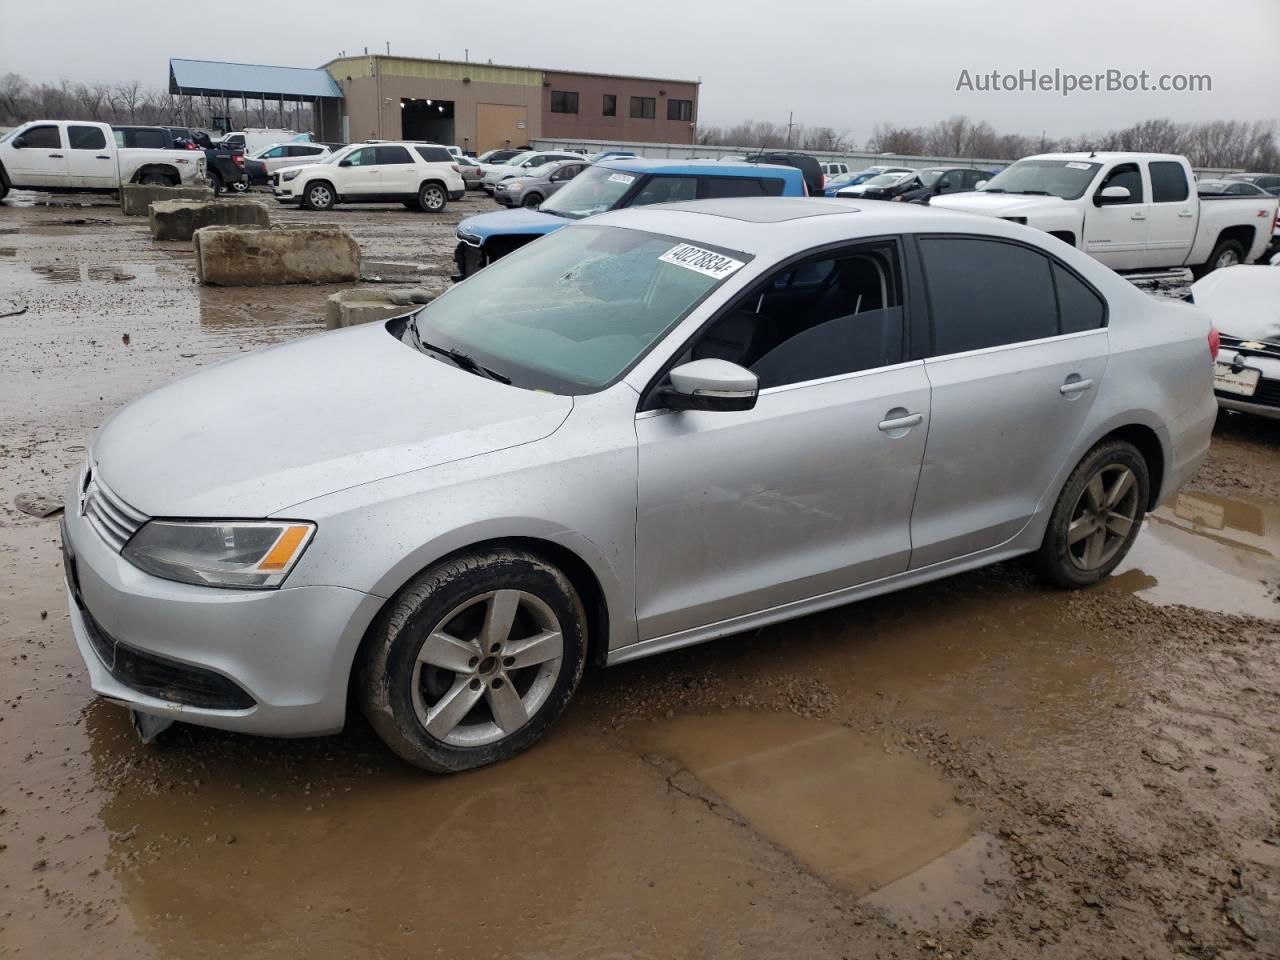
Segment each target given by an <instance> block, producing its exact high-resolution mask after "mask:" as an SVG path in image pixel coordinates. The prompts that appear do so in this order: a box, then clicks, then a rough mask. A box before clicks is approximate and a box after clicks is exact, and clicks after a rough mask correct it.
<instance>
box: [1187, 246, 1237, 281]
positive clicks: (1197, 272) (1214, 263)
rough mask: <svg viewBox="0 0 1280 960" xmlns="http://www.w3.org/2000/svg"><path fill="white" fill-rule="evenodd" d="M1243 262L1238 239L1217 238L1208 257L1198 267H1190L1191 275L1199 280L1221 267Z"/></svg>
mask: <svg viewBox="0 0 1280 960" xmlns="http://www.w3.org/2000/svg"><path fill="white" fill-rule="evenodd" d="M1238 263H1244V247H1242V246H1241V245H1240V242H1239V241H1238V240H1219V241H1218V245H1217V246H1215V247H1214V248H1213V253H1211V254H1209V259H1208V260H1207V261H1206V262H1205V263H1202V264H1201V265H1200V266H1198V267H1192V268H1191V275H1192V276H1193V277H1195V278H1196V279H1197V280H1199V279H1200V278H1201V277H1203V276H1205V275H1206V274H1209V273H1213V271H1215V270H1220V269H1221V268H1222V267H1233V266H1235V265H1236V264H1238Z"/></svg>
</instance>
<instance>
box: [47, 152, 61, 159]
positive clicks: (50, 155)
mask: <svg viewBox="0 0 1280 960" xmlns="http://www.w3.org/2000/svg"><path fill="white" fill-rule="evenodd" d="M49 158H50V159H51V160H61V159H62V154H60V153H51V154H49Z"/></svg>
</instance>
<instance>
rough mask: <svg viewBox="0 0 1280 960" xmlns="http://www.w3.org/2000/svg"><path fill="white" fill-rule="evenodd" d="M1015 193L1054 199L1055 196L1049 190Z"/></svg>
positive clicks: (1019, 191)
mask: <svg viewBox="0 0 1280 960" xmlns="http://www.w3.org/2000/svg"><path fill="white" fill-rule="evenodd" d="M1013 192H1014V193H1024V194H1029V195H1031V196H1036V197H1052V196H1053V194H1052V193H1050V192H1049V191H1048V190H1015V191H1013Z"/></svg>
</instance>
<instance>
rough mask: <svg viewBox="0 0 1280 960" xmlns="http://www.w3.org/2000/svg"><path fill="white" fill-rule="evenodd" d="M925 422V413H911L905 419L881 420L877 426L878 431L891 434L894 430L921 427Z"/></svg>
mask: <svg viewBox="0 0 1280 960" xmlns="http://www.w3.org/2000/svg"><path fill="white" fill-rule="evenodd" d="M923 420H924V414H923V413H909V414H907V415H906V416H905V417H893V418H891V419H889V420H881V421H880V423H879V424H877V427H878V429H879V430H880V431H881V432H883V433H889V432H890V431H893V430H906V429H908V428H909V427H915V426H919V424H920V423H921V422H922V421H923Z"/></svg>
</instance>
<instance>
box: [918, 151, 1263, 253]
mask: <svg viewBox="0 0 1280 960" xmlns="http://www.w3.org/2000/svg"><path fill="white" fill-rule="evenodd" d="M1278 203H1280V201H1277V199H1276V198H1275V197H1200V196H1197V194H1196V186H1195V176H1194V174H1193V173H1192V170H1191V165H1190V164H1189V163H1187V159H1186V157H1180V156H1176V155H1174V154H1167V153H1046V154H1041V155H1040V156H1035V157H1027V158H1026V159H1024V160H1019V161H1018V162H1017V163H1014V164H1012V165H1011V166H1009V167H1007V168H1005V169H1004V170H1002V171H1001V172H1000V173H998V174H996V175H995V176H994V177H992V178H991V179H990V180H989V181H987V182H986V183H985V184H984V185H982V186H981V187H980V188H979V189H978V190H977V191H976V192H973V193H955V194H951V195H949V196H942V197H935V198H934V199H933V200H932V201H931V203H930V206H933V207H938V208H942V209H947V210H962V211H964V212H966V213H977V214H983V215H986V216H989V217H999V218H1000V219H1002V220H1013V221H1016V222H1017V223H1025V224H1027V225H1028V226H1031V227H1036V228H1037V229H1040V230H1043V231H1044V232H1045V233H1049V234H1052V235H1053V236H1055V237H1057V238H1058V239H1060V240H1063V241H1064V242H1066V243H1069V244H1071V245H1072V246H1073V247H1076V248H1078V249H1080V250H1083V251H1084V252H1085V253H1087V254H1089V255H1090V256H1092V257H1095V258H1096V259H1098V260H1101V261H1102V262H1103V263H1105V264H1106V265H1107V266H1109V267H1111V268H1112V269H1113V270H1117V271H1161V270H1170V269H1174V268H1182V267H1189V268H1190V269H1191V272H1192V273H1193V274H1194V275H1196V276H1197V277H1199V276H1203V275H1204V274H1206V273H1208V272H1209V271H1210V270H1215V269H1217V268H1218V267H1226V266H1230V265H1232V264H1236V263H1252V262H1253V261H1254V260H1256V259H1258V258H1259V257H1260V256H1262V254H1263V251H1265V250H1266V249H1267V246H1268V244H1270V242H1271V234H1272V231H1273V230H1275V226H1276V208H1277V204H1278Z"/></svg>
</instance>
